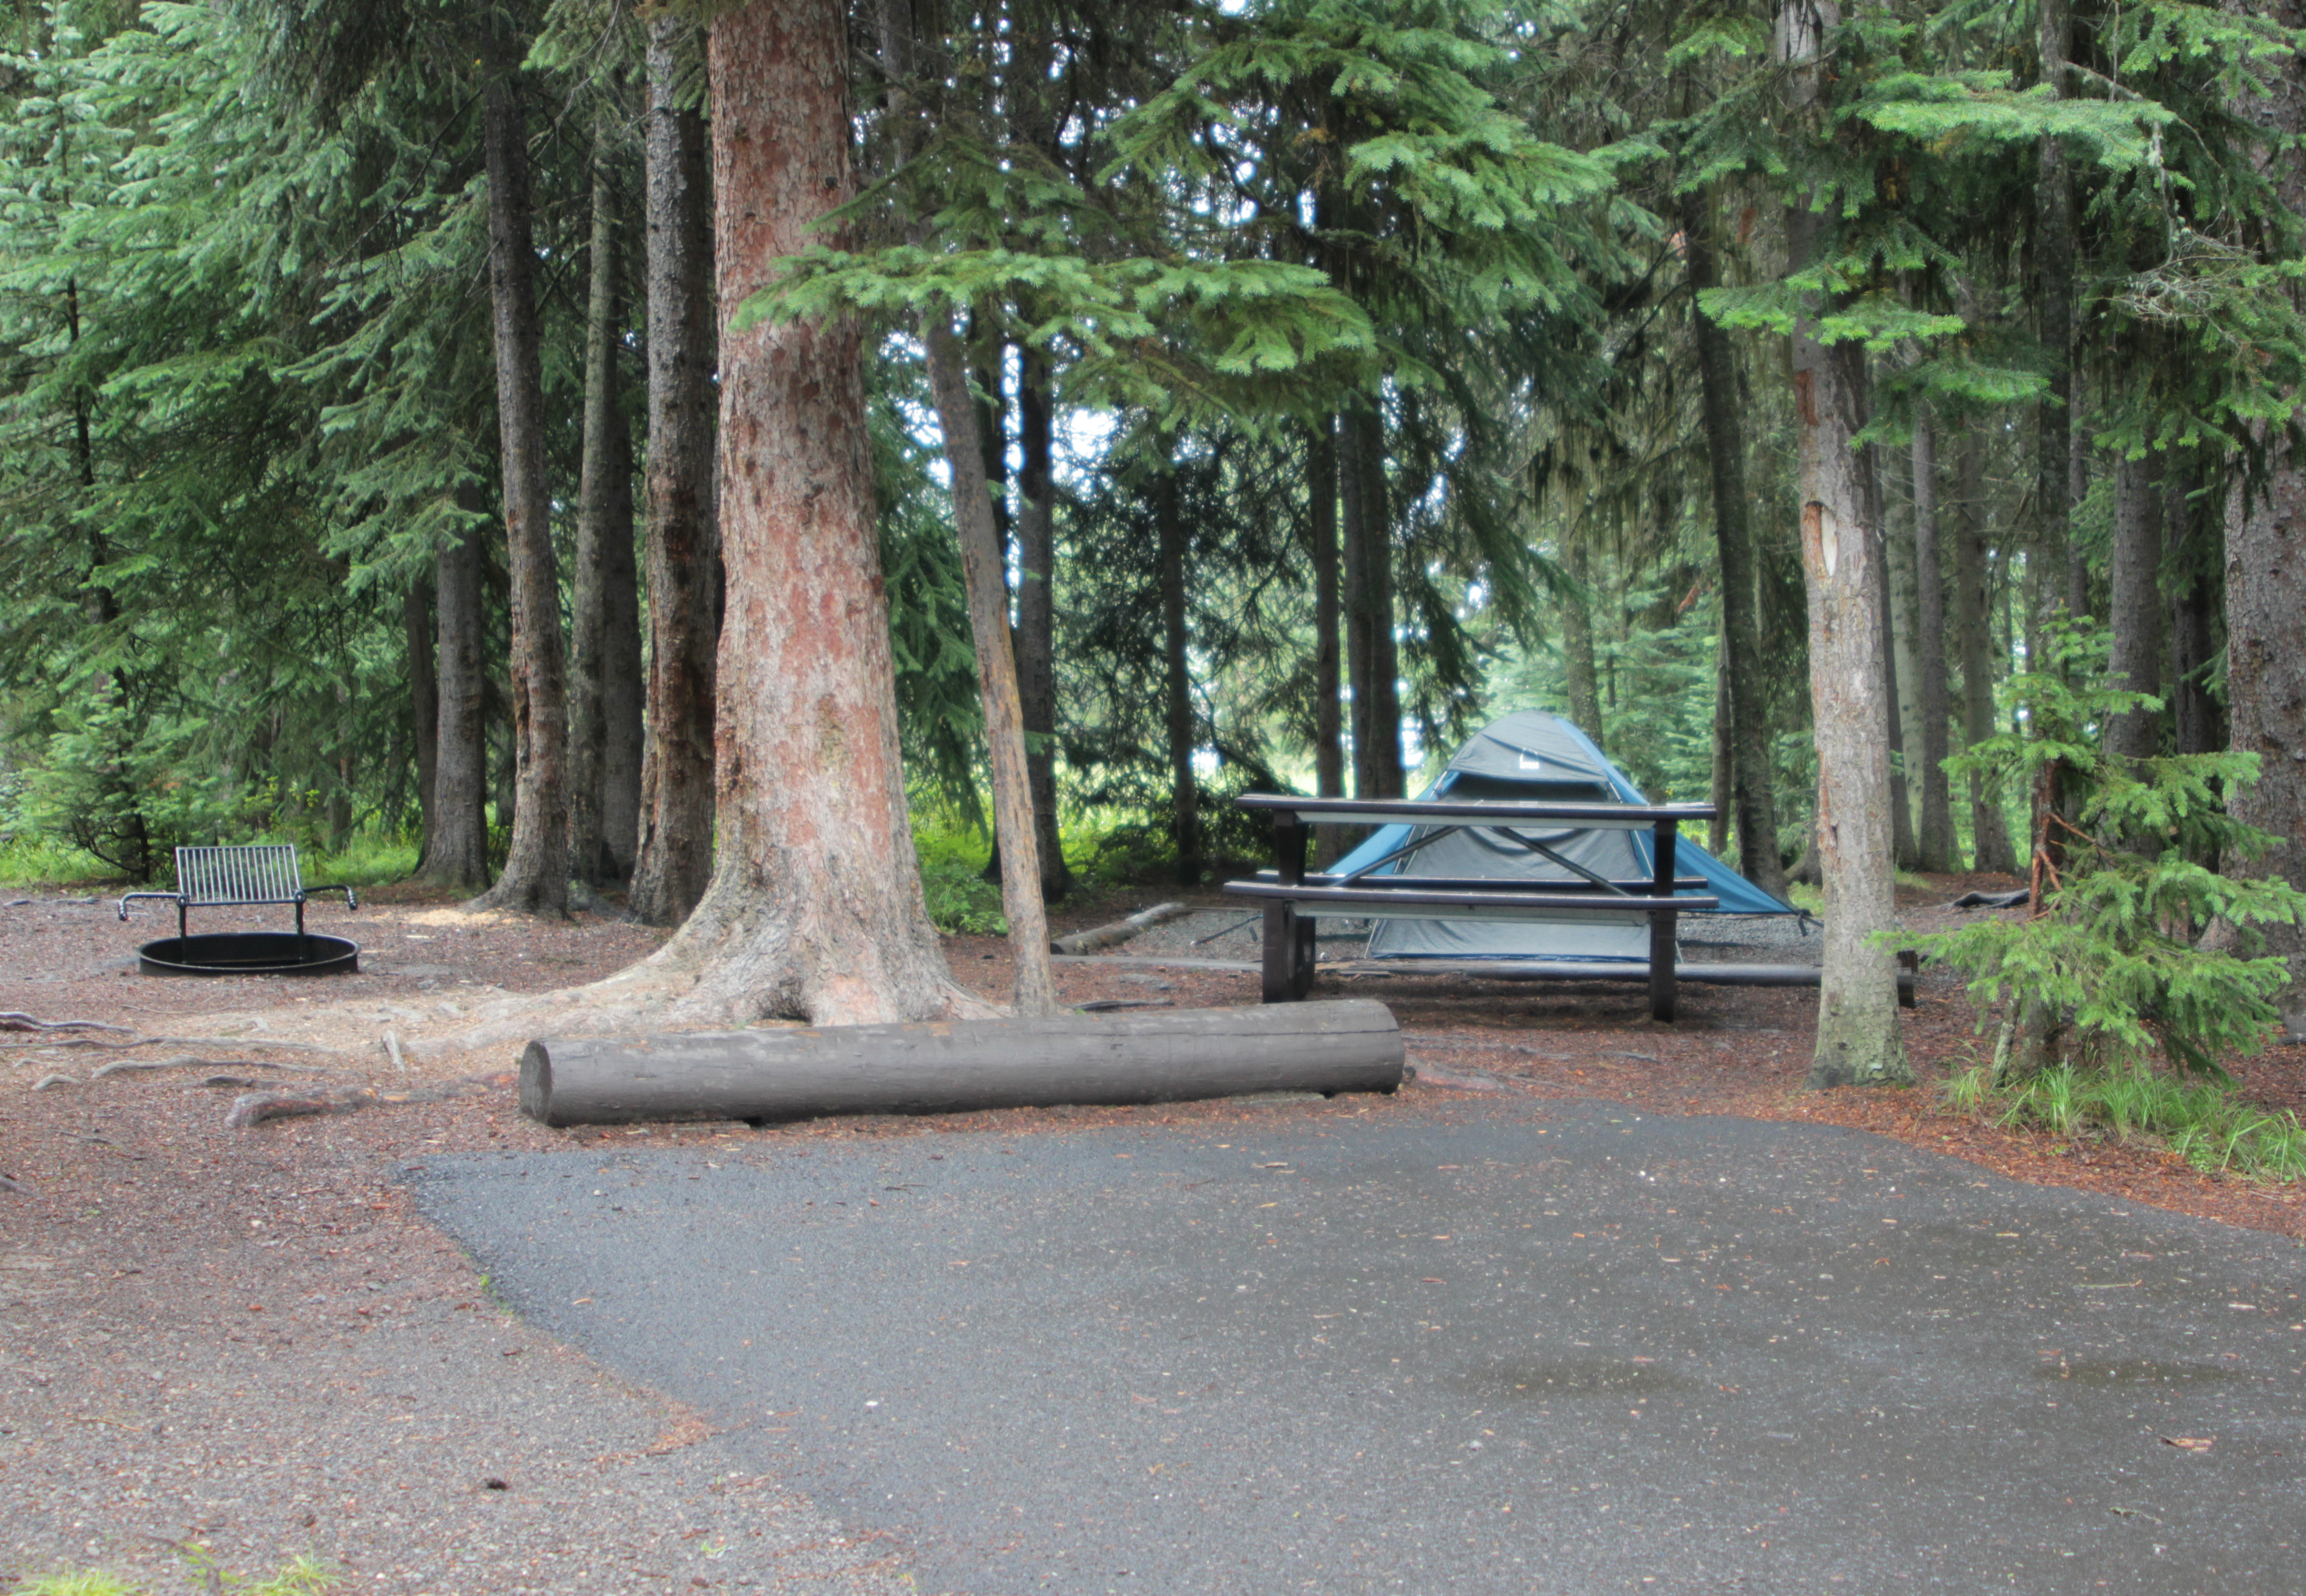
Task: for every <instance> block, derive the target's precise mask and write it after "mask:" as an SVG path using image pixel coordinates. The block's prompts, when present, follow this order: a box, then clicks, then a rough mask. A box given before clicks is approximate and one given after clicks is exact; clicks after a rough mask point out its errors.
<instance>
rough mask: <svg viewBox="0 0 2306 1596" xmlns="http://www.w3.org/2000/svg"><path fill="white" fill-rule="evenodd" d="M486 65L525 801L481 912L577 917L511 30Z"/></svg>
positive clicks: (488, 48)
mask: <svg viewBox="0 0 2306 1596" xmlns="http://www.w3.org/2000/svg"><path fill="white" fill-rule="evenodd" d="M483 55H484V57H485V64H486V69H487V72H488V74H489V81H488V88H487V90H485V91H484V98H483V108H482V115H481V127H482V143H483V146H484V147H485V149H486V154H487V160H488V175H489V297H490V301H491V305H492V307H493V310H494V327H495V335H496V366H497V437H498V442H499V445H500V448H501V450H502V453H503V457H504V517H505V542H506V547H507V550H508V558H509V564H510V570H511V581H512V651H511V654H512V720H513V736H514V739H515V745H516V747H517V772H518V787H519V798H518V802H517V806H516V807H515V810H514V815H513V822H512V841H511V845H510V849H509V850H508V853H507V855H506V858H505V867H504V874H503V875H500V876H499V877H498V878H497V883H496V885H494V886H493V887H491V888H490V889H489V890H488V892H485V893H483V895H482V896H481V897H480V898H479V899H478V900H475V901H476V903H477V905H478V906H479V907H482V908H487V909H518V910H520V911H522V912H523V913H526V914H534V915H543V916H548V917H556V918H557V917H565V916H566V915H567V914H568V670H567V664H566V661H565V660H564V657H563V655H562V652H561V646H560V577H559V570H558V568H557V562H556V561H555V559H554V556H553V550H552V493H551V484H550V483H549V482H547V481H546V478H545V469H544V380H543V375H542V360H541V357H540V354H539V351H538V347H537V327H536V287H535V281H534V277H535V268H536V252H535V247H534V243H532V241H531V222H532V219H533V208H532V205H531V202H530V198H529V175H528V133H527V126H526V122H525V118H524V116H523V115H522V111H521V101H520V83H519V71H520V57H521V47H520V44H519V41H518V40H517V38H514V37H513V35H512V34H511V32H510V30H509V29H508V27H507V26H505V25H504V24H503V23H502V22H501V21H499V22H497V23H495V24H493V25H491V28H490V30H489V32H488V35H487V41H486V45H485V47H484V51H483Z"/></svg>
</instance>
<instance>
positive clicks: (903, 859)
mask: <svg viewBox="0 0 2306 1596" xmlns="http://www.w3.org/2000/svg"><path fill="white" fill-rule="evenodd" d="M709 58H710V63H711V73H712V90H713V193H714V195H715V197H716V200H717V213H718V215H717V226H716V227H715V229H714V251H715V255H716V261H717V269H718V272H719V282H720V303H721V306H722V313H723V315H724V316H726V315H728V314H730V313H731V312H734V311H735V310H736V309H737V307H738V306H739V305H741V304H743V303H745V302H746V300H747V299H748V298H749V297H751V296H752V295H753V294H756V293H757V292H759V291H760V290H761V289H762V288H763V287H764V286H765V285H766V284H767V283H768V282H769V281H770V280H771V279H772V278H773V277H774V276H775V275H776V273H777V272H778V270H779V269H781V267H782V266H783V264H784V262H785V261H786V260H788V259H790V257H791V256H793V255H795V254H797V253H799V252H800V251H802V250H803V249H806V248H807V247H808V246H809V245H810V244H812V243H819V242H837V241H838V239H839V236H840V235H839V234H838V233H837V232H834V233H833V234H831V235H829V236H828V235H824V234H819V233H817V232H816V231H814V230H812V227H811V224H812V223H814V222H816V220H817V219H818V218H821V217H823V216H824V214H825V213H826V212H827V211H830V210H833V209H836V208H837V207H839V206H841V205H843V204H845V203H847V202H848V201H849V200H850V198H851V196H852V195H853V193H854V192H855V189H854V184H853V182H852V178H851V175H850V107H849V96H848V84H849V38H848V30H847V26H846V19H845V17H844V15H843V13H842V11H841V7H840V6H838V5H836V4H833V3H832V0H754V4H750V5H747V6H745V7H743V8H741V9H739V10H732V11H724V12H722V13H719V14H718V15H717V16H716V17H715V18H714V20H713V30H712V37H711V45H710V49H709ZM720 354H721V359H720V370H721V431H720V438H721V454H722V465H721V486H722V491H721V494H720V500H721V528H722V559H723V563H724V565H725V567H726V569H727V574H728V585H729V589H728V611H727V616H726V619H725V622H724V624H723V626H722V635H721V655H720V662H719V670H718V679H719V687H720V703H719V715H718V721H719V728H720V749H719V751H720V763H719V784H720V787H719V803H718V824H719V828H720V833H721V837H720V845H719V848H718V849H717V851H716V855H715V858H714V861H713V881H712V884H711V885H710V887H708V888H707V889H706V891H705V898H704V900H703V901H702V902H701V903H699V904H698V905H697V907H696V912H695V913H693V914H692V915H690V916H689V917H688V921H687V923H685V924H684V925H683V926H681V928H680V930H679V932H678V933H677V934H676V935H674V937H673V938H672V940H671V941H670V942H669V943H666V944H665V946H664V947H663V948H662V950H660V951H659V952H657V953H656V954H655V955H654V957H653V959H652V960H649V965H650V966H652V967H653V968H654V969H658V970H670V971H673V972H684V971H693V972H694V974H695V982H694V985H693V986H691V987H690V988H689V990H688V993H687V994H685V996H684V997H683V998H682V1000H681V1001H680V1002H679V1003H677V1004H675V1005H674V1007H673V1010H672V1013H671V1018H672V1019H673V1020H675V1021H676V1022H681V1023H696V1022H699V1021H703V1020H706V1019H707V1018H708V1017H709V1018H711V1019H713V1020H720V1021H722V1022H723V1023H726V1022H729V1021H731V1020H733V1021H736V1022H738V1023H743V1022H744V1021H746V1020H754V1019H761V1018H766V1017H769V1016H781V1017H788V1018H794V1019H804V1020H810V1021H813V1022H814V1023H816V1024H819V1025H844V1024H868V1023H873V1022H876V1021H884V1020H924V1019H930V1018H934V1017H935V1016H938V1015H940V1014H944V1013H949V1012H952V1011H955V1010H956V1009H965V1008H968V1007H970V1006H971V1005H970V1003H969V1000H968V999H967V998H966V997H965V996H963V994H961V993H960V991H959V990H958V989H957V988H955V987H954V986H952V983H951V981H950V979H949V977H947V975H946V972H945V969H944V954H943V952H942V951H941V950H940V948H939V947H938V944H937V936H936V932H935V928H934V927H932V926H930V924H929V919H928V910H927V905H926V904H925V903H924V902H923V900H922V898H921V883H920V866H919V863H918V858H916V856H915V854H914V851H913V834H912V828H911V824H910V819H909V817H908V815H907V814H906V809H905V775H904V769H903V765H902V764H901V761H900V757H899V755H898V750H897V703H896V677H895V670H894V665H893V661H892V660H891V658H890V653H889V621H888V608H887V600H886V598H885V596H884V592H883V588H882V585H881V569H880V557H879V545H878V542H877V540H876V536H875V525H874V507H873V456H872V444H871V440H870V439H869V437H868V436H867V431H866V413H865V384H864V371H863V361H862V351H861V349H860V346H859V330H858V325H857V324H856V322H854V321H853V320H836V321H814V320H811V321H781V320H773V319H765V320H762V321H760V322H758V323H756V324H755V325H754V326H752V327H750V328H748V329H746V330H745V331H743V332H732V331H730V330H729V329H728V328H727V327H726V325H725V324H724V326H723V328H722V335H721V343H720ZM699 485H700V486H701V484H699ZM641 973H642V972H639V971H636V972H633V974H634V976H635V977H636V978H637V977H639V975H640V974H641Z"/></svg>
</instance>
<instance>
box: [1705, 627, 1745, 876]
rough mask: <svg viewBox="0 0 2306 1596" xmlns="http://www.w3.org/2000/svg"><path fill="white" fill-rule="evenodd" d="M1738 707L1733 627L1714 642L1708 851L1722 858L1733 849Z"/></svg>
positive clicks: (1706, 830) (1706, 835)
mask: <svg viewBox="0 0 2306 1596" xmlns="http://www.w3.org/2000/svg"><path fill="white" fill-rule="evenodd" d="M1735 713H1736V710H1735V707H1734V706H1733V705H1732V704H1730V702H1729V627H1728V626H1727V625H1726V624H1725V625H1724V626H1722V627H1720V628H1719V629H1718V631H1717V633H1716V636H1715V638H1714V643H1713V760H1712V771H1711V775H1712V782H1711V785H1710V787H1709V789H1708V791H1709V796H1710V801H1711V802H1712V805H1713V818H1712V820H1710V821H1708V822H1706V824H1705V851H1706V852H1708V853H1710V854H1712V856H1713V857H1714V858H1721V856H1722V855H1723V854H1724V853H1726V852H1728V851H1729V816H1730V815H1731V814H1732V813H1733V812H1734V811H1735V809H1736V807H1737V799H1736V797H1735V793H1734V789H1735V786H1736V781H1737V778H1736V774H1735V771H1734V768H1733V766H1732V764H1731V761H1732V760H1733V758H1734V757H1735V755H1733V754H1732V752H1731V749H1730V744H1731V742H1732V740H1733V738H1732V737H1731V733H1730V722H1731V719H1732V717H1733V716H1734V715H1735Z"/></svg>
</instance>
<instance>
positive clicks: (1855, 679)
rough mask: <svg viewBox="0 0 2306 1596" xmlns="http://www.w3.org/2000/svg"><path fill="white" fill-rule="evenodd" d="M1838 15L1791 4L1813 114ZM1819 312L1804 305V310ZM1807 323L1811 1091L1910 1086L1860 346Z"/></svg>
mask: <svg viewBox="0 0 2306 1596" xmlns="http://www.w3.org/2000/svg"><path fill="white" fill-rule="evenodd" d="M1839 21H1840V15H1839V12H1838V10H1837V9H1836V8H1835V7H1834V6H1833V5H1832V4H1816V3H1814V0H1813V3H1809V4H1804V3H1803V0H1788V4H1787V5H1786V7H1785V9H1784V10H1783V11H1782V12H1781V13H1780V26H1779V40H1778V46H1779V50H1780V54H1781V59H1784V60H1785V61H1787V62H1788V63H1789V64H1791V65H1792V66H1793V67H1794V71H1793V72H1792V73H1791V74H1790V77H1789V98H1791V99H1792V101H1793V104H1794V107H1795V108H1796V111H1797V113H1798V114H1799V115H1808V114H1809V113H1810V111H1811V108H1812V107H1814V105H1815V100H1816V98H1817V94H1818V88H1819V84H1818V69H1817V67H1816V65H1815V60H1816V56H1817V53H1818V50H1819V47H1820V45H1821V43H1822V30H1824V29H1830V28H1832V27H1833V26H1834V25H1836V24H1837V23H1838V22H1839ZM1823 226H1824V218H1823V217H1822V216H1821V215H1820V214H1819V213H1818V212H1817V211H1816V210H1815V209H1811V207H1810V206H1809V204H1808V203H1807V202H1806V196H1803V197H1801V198H1800V199H1798V200H1797V201H1796V202H1795V203H1794V204H1792V205H1790V206H1789V207H1788V209H1787V218H1786V230H1787V251H1786V254H1787V266H1788V269H1789V270H1795V271H1798V270H1799V269H1802V267H1803V266H1805V265H1806V263H1807V262H1808V261H1810V260H1813V259H1815V256H1816V254H1817V252H1818V250H1819V248H1820V246H1821V243H1822V242H1823V239H1822V231H1823ZM1821 308H1823V307H1812V312H1813V314H1814V313H1815V310H1817V309H1821ZM1814 327H1815V321H1814V320H1811V319H1810V318H1809V317H1807V316H1806V317H1805V318H1804V319H1803V320H1800V321H1798V322H1797V323H1796V325H1795V328H1794V332H1793V338H1792V350H1791V354H1792V371H1793V388H1794V425H1795V436H1796V440H1797V442H1798V478H1797V480H1798V485H1799V493H1800V498H1801V547H1802V573H1803V576H1804V577H1805V578H1806V586H1807V588H1808V593H1809V660H1810V678H1809V679H1810V702H1811V706H1812V713H1813V719H1814V721H1815V735H1816V738H1817V764H1818V783H1817V832H1816V840H1817V841H1816V845H1817V853H1818V868H1819V873H1820V877H1821V880H1822V883H1823V892H1824V919H1825V931H1824V943H1825V946H1824V962H1823V971H1822V973H1821V975H1820V977H1819V990H1818V1013H1817V1044H1816V1050H1815V1054H1813V1056H1812V1058H1811V1062H1810V1071H1809V1084H1810V1086H1811V1087H1812V1088H1818V1089H1822V1088H1827V1087H1835V1086H1852V1085H1863V1086H1882V1085H1911V1084H1912V1082H1913V1079H1914V1074H1913V1069H1912V1066H1911V1065H1910V1064H1909V1063H1907V1060H1906V1046H1905V1037H1904V1036H1903V1034H1902V1032H1901V1030H1900V1026H1899V1022H1898V977H1897V964H1896V960H1894V959H1893V958H1892V955H1891V954H1890V953H1889V952H1886V951H1885V950H1883V949H1879V948H1875V947H1873V946H1871V945H1870V944H1869V943H1868V942H1867V938H1868V937H1870V936H1871V935H1873V934H1874V933H1875V932H1877V931H1886V930H1889V929H1891V928H1892V926H1894V925H1895V924H1896V915H1895V910H1894V907H1893V903H1892V887H1891V853H1890V834H1889V798H1890V764H1889V759H1888V757H1887V754H1886V750H1885V749H1884V748H1883V738H1882V730H1883V726H1884V725H1885V724H1886V721H1887V717H1888V713H1889V712H1888V707H1887V704H1886V703H1885V701H1884V700H1885V696H1886V695H1887V693H1888V692H1889V690H1890V684H1889V682H1888V680H1887V674H1888V671H1887V663H1886V661H1885V660H1884V658H1883V637H1884V635H1885V627H1884V625H1883V613H1882V610H1883V602H1885V595H1884V593H1883V591H1882V572H1883V560H1882V559H1881V558H1880V557H1879V555H1878V554H1877V553H1876V552H1875V545H1877V544H1878V543H1879V542H1880V541H1881V537H1882V518H1881V506H1880V504H1879V502H1878V499H1877V498H1876V495H1875V489H1874V482H1873V480H1872V474H1870V473H1869V472H1868V471H1867V470H1866V461H1865V458H1864V457H1863V456H1861V455H1860V454H1858V452H1856V451H1855V450H1853V449H1852V448H1851V447H1850V445H1851V440H1853V439H1855V438H1856V437H1857V435H1858V433H1859V432H1861V431H1863V430H1864V429H1865V425H1866V355H1865V351H1864V349H1863V348H1862V346H1858V345H1856V344H1841V345H1836V346H1830V347H1829V346H1824V345H1822V344H1820V343H1818V342H1817V340H1816V338H1815V336H1814V335H1813V330H1812V329H1813V328H1814Z"/></svg>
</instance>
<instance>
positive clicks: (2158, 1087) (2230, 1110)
mask: <svg viewBox="0 0 2306 1596" xmlns="http://www.w3.org/2000/svg"><path fill="white" fill-rule="evenodd" d="M1943 1090H1944V1099H1945V1104H1946V1106H1947V1107H1948V1108H1950V1109H1952V1110H1953V1111H1954V1112H1956V1113H1959V1114H1971V1115H1975V1116H1977V1117H1979V1118H1983V1119H1986V1120H1987V1121H1989V1122H1992V1123H1994V1124H1995V1125H1999V1126H2002V1127H2003V1128H2005V1129H2015V1128H2018V1127H2020V1126H2029V1125H2030V1126H2034V1127H2037V1128H2039V1129H2041V1130H2043V1131H2047V1132H2049V1134H2051V1135H2052V1136H2054V1137H2059V1138H2062V1139H2066V1140H2070V1141H2071V1140H2082V1139H2099V1140H2105V1141H2111V1142H2116V1143H2122V1144H2125V1145H2131V1146H2136V1145H2144V1146H2148V1147H2158V1148H2166V1149H2167V1150H2169V1151H2171V1152H2173V1153H2176V1154H2177V1155H2179V1156H2181V1157H2182V1158H2184V1159H2185V1160H2186V1162H2187V1163H2188V1164H2191V1165H2193V1166H2194V1167H2195V1168H2196V1169H2199V1170H2203V1171H2206V1172H2208V1173H2212V1174H2232V1175H2240V1176H2242V1177H2243V1178H2245V1179H2248V1180H2254V1181H2295V1180H2297V1179H2299V1178H2300V1177H2301V1176H2302V1175H2306V1125H2301V1124H2300V1122H2299V1120H2298V1116H2297V1115H2296V1114H2292V1113H2291V1112H2290V1111H2288V1110H2287V1109H2284V1110H2281V1111H2279V1112H2269V1111H2268V1110H2267V1109H2263V1108H2260V1107H2259V1106H2257V1105H2255V1104H2252V1103H2250V1102H2247V1101H2245V1100H2244V1099H2243V1098H2242V1097H2240V1096H2239V1095H2237V1094H2236V1093H2235V1092H2234V1091H2233V1089H2232V1088H2228V1087H2225V1086H2222V1085H2219V1084H2218V1083H2216V1082H2215V1081H2198V1080H2179V1079H2178V1078H2177V1077H2175V1076H2173V1075H2168V1074H2164V1073H2161V1072H2159V1071H2153V1070H2147V1069H2133V1068H2129V1067H2115V1068H2111V1069H2105V1070H2081V1069H2076V1068H2075V1067H2074V1066H2073V1065H2071V1064H2060V1065H2058V1066H2057V1067H2056V1068H2054V1069H2050V1070H2044V1071H2041V1072H2040V1073H2039V1074H2037V1075H2034V1076H2031V1077H2028V1079H2026V1080H2018V1081H2012V1082H2010V1083H2007V1084H2005V1085H2004V1086H2003V1087H2002V1088H1998V1089H1997V1088H1995V1087H1994V1082H1993V1071H1992V1069H1991V1067H1990V1066H1988V1065H1986V1064H1977V1065H1974V1066H1972V1067H1971V1068H1969V1069H1967V1070H1964V1071H1960V1072H1959V1073H1958V1074H1956V1075H1955V1076H1953V1077H1952V1079H1951V1080H1948V1081H1947V1082H1946V1085H1945V1087H1944V1088H1943Z"/></svg>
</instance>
